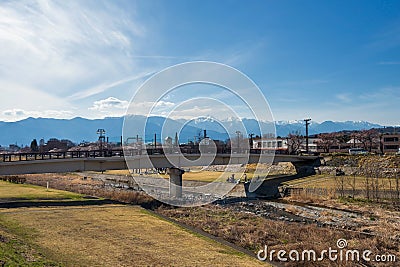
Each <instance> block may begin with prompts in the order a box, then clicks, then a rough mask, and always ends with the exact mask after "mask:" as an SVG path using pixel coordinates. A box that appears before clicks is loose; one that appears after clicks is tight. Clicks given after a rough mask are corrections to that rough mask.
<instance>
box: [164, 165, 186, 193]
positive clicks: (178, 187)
mask: <svg viewBox="0 0 400 267" xmlns="http://www.w3.org/2000/svg"><path fill="white" fill-rule="evenodd" d="M167 173H168V174H169V195H170V197H175V198H181V197H182V174H184V173H185V171H184V170H182V169H179V168H175V167H172V168H168V169H167Z"/></svg>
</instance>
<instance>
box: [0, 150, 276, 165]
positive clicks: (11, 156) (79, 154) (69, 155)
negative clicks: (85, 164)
mask: <svg viewBox="0 0 400 267" xmlns="http://www.w3.org/2000/svg"><path fill="white" fill-rule="evenodd" d="M178 153H182V154H200V150H199V148H198V147H194V148H191V147H180V148H156V149H154V148H147V149H135V148H132V149H124V150H123V149H120V148H119V149H103V150H90V151H89V150H76V151H53V152H17V153H3V154H0V162H12V161H30V160H49V159H73V158H96V157H123V156H137V155H164V154H178ZM216 153H217V154H231V153H234V154H235V153H245V154H247V153H250V154H261V153H262V154H264V153H267V152H266V151H261V150H260V149H250V151H249V150H245V151H237V150H235V149H234V150H231V149H230V148H225V147H223V148H217V151H216ZM268 153H271V152H268Z"/></svg>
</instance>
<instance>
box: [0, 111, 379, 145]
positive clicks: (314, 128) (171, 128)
mask: <svg viewBox="0 0 400 267" xmlns="http://www.w3.org/2000/svg"><path fill="white" fill-rule="evenodd" d="M124 118H126V123H127V122H129V125H128V124H126V125H128V126H131V127H132V129H131V131H129V134H124V136H130V135H132V136H136V135H140V136H142V134H143V132H140V131H138V130H137V129H139V128H140V127H144V125H146V136H145V141H149V142H150V141H151V140H153V139H152V138H154V137H153V136H154V133H156V134H157V135H158V137H157V141H158V142H160V141H162V140H161V137H160V136H161V128H162V125H163V124H164V123H166V125H167V126H166V127H165V128H164V129H163V136H162V138H165V137H166V136H171V137H174V136H175V132H178V131H180V130H181V129H182V131H181V134H180V136H179V140H180V141H181V142H182V143H183V142H186V141H190V140H193V139H194V138H195V136H196V137H198V136H202V135H203V130H204V129H206V130H207V135H208V136H209V137H211V138H213V139H219V140H225V139H227V138H229V134H231V136H234V135H235V133H236V131H241V132H245V131H247V132H248V133H254V134H256V135H257V134H259V133H260V132H263V133H270V132H273V124H272V123H271V122H259V123H257V121H256V120H254V119H242V120H232V119H230V120H226V121H220V122H219V121H218V120H216V119H215V118H212V117H207V118H205V119H196V120H192V121H190V122H186V124H185V121H184V120H181V119H177V120H173V119H169V118H168V119H167V118H164V117H149V118H147V117H145V116H141V115H131V116H127V117H106V118H104V119H86V118H82V117H75V118H72V119H55V118H32V117H29V118H26V119H23V120H20V121H16V122H4V121H0V131H1V133H2V134H1V135H0V145H2V146H8V145H9V144H15V143H17V144H19V145H22V144H24V145H27V144H30V142H31V141H32V140H33V139H37V140H39V139H41V138H43V139H44V140H48V139H50V138H58V139H69V140H71V141H73V142H76V143H79V142H81V141H83V140H85V141H95V140H97V138H98V136H97V134H96V131H97V129H100V128H101V129H105V130H106V136H108V137H109V138H110V141H113V142H117V141H119V140H120V136H121V133H122V126H123V122H124ZM275 127H276V134H277V136H286V135H287V134H289V133H293V132H300V133H302V134H304V132H305V125H304V122H303V121H301V120H299V121H292V122H289V121H277V122H275ZM371 128H382V126H381V125H379V124H375V123H370V122H367V121H344V122H337V121H329V120H327V121H324V122H321V123H319V122H312V123H311V124H310V126H309V133H310V134H318V133H324V132H336V131H343V130H363V129H371ZM228 133H229V134H228Z"/></svg>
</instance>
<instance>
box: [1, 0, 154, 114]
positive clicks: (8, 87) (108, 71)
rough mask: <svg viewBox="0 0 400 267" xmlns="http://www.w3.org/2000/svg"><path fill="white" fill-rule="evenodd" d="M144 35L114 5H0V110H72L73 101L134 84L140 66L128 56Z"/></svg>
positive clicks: (25, 0)
mask: <svg viewBox="0 0 400 267" xmlns="http://www.w3.org/2000/svg"><path fill="white" fill-rule="evenodd" d="M134 4H135V3H131V4H130V5H134ZM146 34H147V32H146V28H144V27H143V25H142V24H141V23H138V22H137V20H136V19H135V17H134V14H133V15H132V13H131V12H130V13H129V14H128V12H126V11H125V10H124V9H123V8H121V7H118V6H116V5H115V4H114V3H113V2H106V1H90V0H89V1H47V0H22V1H17V2H15V1H3V2H0V43H1V49H0V62H1V64H0V90H1V92H2V93H4V95H5V96H4V97H2V108H3V110H11V109H14V108H17V109H18V108H19V109H32V110H33V107H32V104H36V105H44V106H46V107H45V108H44V110H45V109H48V108H51V109H52V110H57V109H59V110H67V109H72V107H73V106H74V105H75V104H76V103H75V102H74V105H71V103H70V101H72V100H77V99H83V98H85V97H88V96H92V95H95V94H99V93H102V92H104V91H106V90H109V89H116V88H117V87H118V86H120V85H121V84H124V83H126V82H129V81H131V80H133V79H135V77H133V76H132V73H138V69H139V67H138V65H137V64H135V62H134V61H133V60H132V58H131V57H130V55H131V54H132V53H134V52H135V51H137V47H138V46H139V44H140V42H141V41H142V40H143V39H144V38H145V37H146ZM121 77H127V78H121ZM113 81H116V82H113ZM99 84H100V85H99ZM84 88H89V89H84ZM21 90H22V91H21ZM68 96H75V97H76V98H67V97H68ZM47 105H49V106H50V107H47ZM0 115H2V116H4V114H3V113H2V110H1V109H0ZM83 115H84V114H83ZM0 119H1V118H0Z"/></svg>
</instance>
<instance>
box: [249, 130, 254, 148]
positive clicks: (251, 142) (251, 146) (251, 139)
mask: <svg viewBox="0 0 400 267" xmlns="http://www.w3.org/2000/svg"><path fill="white" fill-rule="evenodd" d="M253 136H254V134H253V133H251V134H249V137H250V149H252V148H253Z"/></svg>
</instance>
